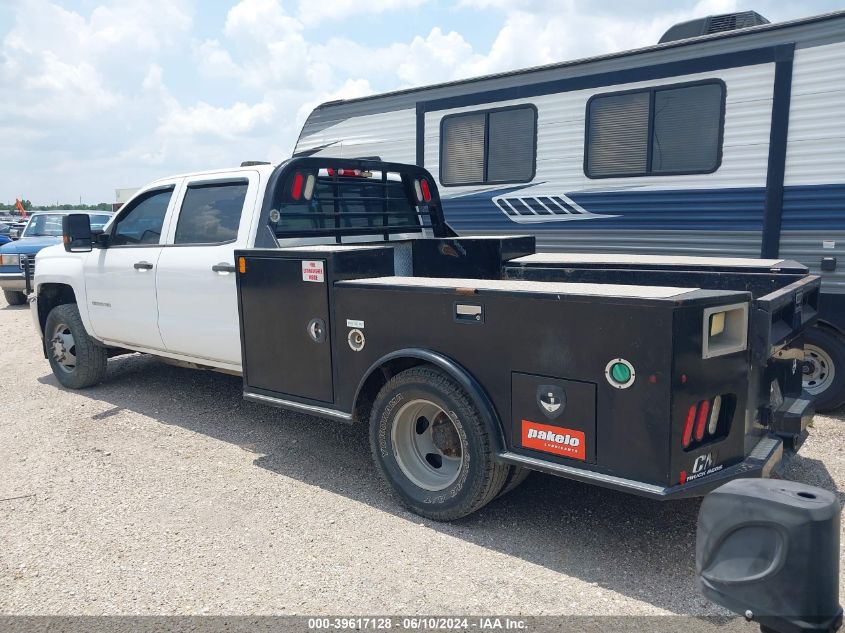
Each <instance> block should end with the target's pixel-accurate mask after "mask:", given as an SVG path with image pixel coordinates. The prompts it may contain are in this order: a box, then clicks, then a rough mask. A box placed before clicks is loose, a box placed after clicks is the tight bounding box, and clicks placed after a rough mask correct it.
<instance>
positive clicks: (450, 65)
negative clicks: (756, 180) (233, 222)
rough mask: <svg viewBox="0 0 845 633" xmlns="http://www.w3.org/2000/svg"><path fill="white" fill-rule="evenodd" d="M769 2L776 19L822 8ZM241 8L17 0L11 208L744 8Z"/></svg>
mask: <svg viewBox="0 0 845 633" xmlns="http://www.w3.org/2000/svg"><path fill="white" fill-rule="evenodd" d="M0 1H2V0H0ZM758 1H759V2H760V5H761V6H763V7H764V8H763V9H762V12H763V13H764V14H768V16H769V17H770V18H773V19H783V18H786V17H795V14H796V12H798V13H807V12H811V11H812V10H811V9H808V8H806V6H802V8H797V9H796V8H792V5H786V4H784V3H776V2H774V0H758ZM822 1H823V0H814V2H822ZM230 2H231V8H230V9H229V10H228V12H227V13H226V16H225V20H222V21H221V22H222V23H220V24H217V25H213V24H212V25H211V30H209V28H208V27H209V25H208V24H207V23H206V24H204V25H202V27H199V26H197V27H195V25H194V11H195V10H197V11H199V10H205V9H206V8H207V7H206V3H205V2H204V1H203V0H143V1H140V0H96V1H95V0H85V2H80V3H79V4H80V6H82V7H84V8H85V11H83V10H82V9H80V10H79V11H71V10H69V9H67V8H65V7H63V6H62V4H63V3H62V2H60V0H19V1H18V2H17V3H16V4H15V5H14V9H13V10H12V11H13V14H14V16H15V17H14V23H13V24H10V25H8V26H2V27H0V38H2V39H1V40H0V83H2V85H3V86H5V87H6V88H7V94H6V97H5V98H4V99H3V100H0V153H2V154H3V155H6V156H12V155H13V156H14V157H15V161H14V164H13V165H11V166H10V168H9V169H6V170H5V171H4V178H3V179H2V182H0V200H4V199H7V198H9V197H10V196H13V195H16V194H17V195H19V194H25V196H26V197H27V198H30V199H33V200H42V201H46V200H54V199H55V198H56V197H59V198H63V197H64V198H66V199H73V198H75V197H76V196H77V195H78V194H79V192H80V191H82V192H93V195H94V197H95V198H96V201H100V200H104V199H108V197H109V196H110V195H111V194H110V191H111V189H112V188H113V187H115V186H118V185H119V186H124V185H131V184H135V185H140V184H142V183H144V182H146V181H148V180H151V179H152V178H154V177H158V176H161V175H165V174H167V173H170V172H184V171H189V170H192V169H201V168H209V167H219V166H223V165H226V164H237V163H238V162H240V161H241V160H244V159H259V158H260V159H271V160H280V159H282V158H284V157H285V156H286V155H288V154H289V152H290V151H291V149H292V146H293V143H294V142H295V139H296V137H297V135H298V133H299V129H300V127H301V125H302V123H303V121H304V119H305V118H306V117H307V115H308V113H309V112H310V111H311V110H312V109H313V107H314V106H316V105H317V104H319V103H321V102H323V101H327V100H332V99H340V98H354V97H359V96H364V95H368V94H372V93H373V92H376V91H382V90H392V89H397V88H404V87H409V86H418V85H425V84H431V83H437V82H441V81H448V80H453V79H458V78H463V77H471V76H478V75H482V74H488V73H494V72H500V71H505V70H511V69H516V68H524V67H529V66H535V65H540V64H546V63H551V62H557V61H564V60H569V59H577V58H582V57H586V56H590V55H595V54H600V53H605V52H610V51H618V50H623V49H628V48H636V47H639V46H644V45H650V44H653V43H655V42H656V41H657V40H658V38H659V37H660V35H661V34H662V33H663V32H664V31H665V30H666V29H667V28H668V27H669V26H671V25H672V24H673V23H676V22H679V21H682V20H686V19H691V18H693V17H697V16H703V15H708V14H713V13H724V12H727V11H732V10H735V9H736V8H737V2H738V0H700V1H699V2H698V3H697V4H695V5H692V4H691V2H690V1H689V0H686V1H685V2H683V3H680V2H674V3H670V2H665V3H664V4H663V8H662V9H661V8H660V7H658V6H656V3H654V5H655V6H654V7H653V8H651V7H652V5H649V7H650V8H648V9H647V10H644V9H643V6H644V3H645V0H608V1H607V2H602V3H595V2H594V3H590V2H588V1H587V0H558V1H557V2H548V0H543V1H541V0H460V2H459V4H458V5H457V7H455V8H453V9H451V10H446V11H444V10H442V6H441V5H439V4H434V3H432V6H431V7H430V8H429V7H426V9H425V10H424V11H420V12H419V13H420V14H424V13H425V14H426V15H427V14H429V13H436V12H438V11H439V15H445V16H448V17H447V18H446V19H445V20H444V21H443V22H440V23H439V24H437V25H435V26H432V23H431V21H429V22H427V23H426V24H427V26H426V28H425V30H424V31H422V32H418V31H416V30H414V24H413V21H412V20H409V19H406V18H407V16H404V15H402V14H403V12H410V11H415V10H417V9H418V8H419V7H421V6H424V5H426V3H427V2H429V0H374V1H373V2H370V3H365V4H361V2H360V0H334V1H333V2H321V3H316V2H313V1H309V0H239V1H235V0H230ZM12 11H10V13H11V12H12ZM479 11H484V12H487V15H486V19H487V20H490V19H491V16H493V19H495V20H498V21H499V25H500V26H499V28H498V29H497V30H496V32H495V36H494V37H493V38H492V43H491V44H489V45H487V46H484V47H479V46H478V45H477V44H475V45H474V43H473V40H472V38H470V37H469V34H470V33H471V32H472V31H467V30H464V29H463V28H462V27H461V25H462V24H466V23H467V21H470V20H473V19H475V16H476V13H475V12H479ZM390 12H393V13H394V14H395V15H394V17H395V21H396V23H398V24H401V25H402V26H401V28H397V29H396V33H397V34H396V35H394V36H393V39H392V41H391V40H390V39H388V40H386V41H387V42H388V43H386V44H379V45H374V44H371V43H368V42H367V41H361V37H360V36H357V37H352V36H350V33H353V32H356V29H357V31H358V32H366V29H367V28H368V26H369V22H368V18H369V17H370V16H373V15H374V14H379V17H378V20H379V22H384V21H387V20H388V19H390V15H389V13H390ZM206 17H207V16H206ZM323 25H327V26H328V27H330V28H326V29H323V28H321V27H322V26H323ZM2 29H5V32H3V30H2ZM326 32H329V33H331V34H332V35H331V36H329V37H326V36H325V35H324V34H325V33H326ZM379 35H382V34H379ZM370 41H373V40H372V39H371V40H370ZM381 41H385V40H381ZM10 183H13V184H10ZM11 187H14V191H12V190H11Z"/></svg>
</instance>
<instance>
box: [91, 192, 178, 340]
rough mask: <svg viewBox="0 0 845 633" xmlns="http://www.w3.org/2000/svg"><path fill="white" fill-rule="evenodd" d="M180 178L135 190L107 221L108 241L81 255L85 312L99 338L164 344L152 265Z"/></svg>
mask: <svg viewBox="0 0 845 633" xmlns="http://www.w3.org/2000/svg"><path fill="white" fill-rule="evenodd" d="M180 180H181V179H180ZM180 180H174V181H172V182H166V181H165V182H161V181H159V182H158V183H156V185H155V186H154V187H152V188H151V189H149V190H147V191H144V192H140V193H138V194H137V195H136V196H135V197H134V198H133V199H132V200H130V201H129V202H128V203H127V204H126V206H125V207H124V208H123V209H121V211H120V213H119V214H118V215H117V217H116V218H115V220H114V221H113V222H112V223H111V224H110V225H109V242H108V247H107V248H95V249H94V250H93V251H91V252H90V253H88V255H87V257H86V258H85V290H86V294H87V300H88V315H89V317H90V321H91V327H92V329H93V330H94V335H95V336H97V337H98V338H100V339H104V340H107V341H113V342H117V343H122V344H125V345H127V346H136V347H146V348H152V349H164V342H163V341H162V338H161V335H160V333H159V328H158V309H157V304H156V267H157V266H158V262H159V258H160V257H161V252H162V246H161V244H162V243H163V241H164V236H165V235H166V233H167V228H168V223H169V219H170V216H171V215H172V212H173V209H174V202H175V199H176V197H177V195H178V193H179V192H178V185H179V182H180Z"/></svg>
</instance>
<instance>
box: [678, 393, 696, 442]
mask: <svg viewBox="0 0 845 633" xmlns="http://www.w3.org/2000/svg"><path fill="white" fill-rule="evenodd" d="M697 408H698V405H695V404H693V405H691V406H690V408H689V411H688V412H687V419H686V422H684V436H683V439H682V444H683V447H684V448H686V447H687V446H689V445H690V442H692V426H693V423H694V422H695V410H696V409H697Z"/></svg>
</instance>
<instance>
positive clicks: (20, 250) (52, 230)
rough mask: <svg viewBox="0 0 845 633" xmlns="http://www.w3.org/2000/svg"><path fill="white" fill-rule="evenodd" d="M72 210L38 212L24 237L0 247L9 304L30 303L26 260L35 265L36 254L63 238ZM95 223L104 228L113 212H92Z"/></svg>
mask: <svg viewBox="0 0 845 633" xmlns="http://www.w3.org/2000/svg"><path fill="white" fill-rule="evenodd" d="M68 213H71V211H62V212H53V211H50V212H40V213H38V212H36V213H34V214H32V215H31V216H30V219H29V220H28V221H27V223H26V225H25V228H24V230H23V233H22V234H21V237H20V239H17V240H15V241H13V242H11V243H6V244H4V245H3V246H0V288H2V289H3V295H4V296H5V298H6V301H7V303H9V305H23V304H24V303H26V295H25V294H24V289H25V286H26V283H25V280H24V268H25V262H26V261H27V260H28V261H29V265H30V267H32V268H33V269H34V268H35V256H36V254H37V253H38V252H39V251H40V250H41V249H42V248H44V247H45V246H51V245H53V244H59V243H61V241H62V217H64V216H65V215H67V214H68ZM90 217H91V225H92V227H94V228H99V229H102V227H103V226H105V224H106V222H108V221H109V220H110V219H111V214H110V213H91V214H90Z"/></svg>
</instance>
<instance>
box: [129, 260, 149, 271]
mask: <svg viewBox="0 0 845 633" xmlns="http://www.w3.org/2000/svg"><path fill="white" fill-rule="evenodd" d="M132 268H134V269H135V270H152V269H153V265H152V264H151V263H150V262H135V263H134V264H132Z"/></svg>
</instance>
